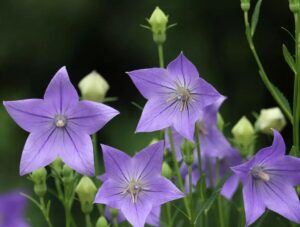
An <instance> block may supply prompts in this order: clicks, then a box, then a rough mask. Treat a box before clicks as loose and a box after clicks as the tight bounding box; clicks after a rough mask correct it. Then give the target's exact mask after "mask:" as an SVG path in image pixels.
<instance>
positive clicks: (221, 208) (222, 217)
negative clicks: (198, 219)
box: [216, 159, 225, 227]
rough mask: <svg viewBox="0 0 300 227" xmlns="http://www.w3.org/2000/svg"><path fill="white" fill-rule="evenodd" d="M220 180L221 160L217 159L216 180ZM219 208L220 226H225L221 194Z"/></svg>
mask: <svg viewBox="0 0 300 227" xmlns="http://www.w3.org/2000/svg"><path fill="white" fill-rule="evenodd" d="M219 181H220V160H219V159H217V163H216V182H219ZM218 210H219V220H220V227H225V216H224V209H223V203H222V197H221V195H218Z"/></svg>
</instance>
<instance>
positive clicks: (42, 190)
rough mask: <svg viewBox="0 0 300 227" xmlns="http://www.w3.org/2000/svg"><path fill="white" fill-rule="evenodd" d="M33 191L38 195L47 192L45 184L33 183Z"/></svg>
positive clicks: (41, 195) (40, 195) (43, 194)
mask: <svg viewBox="0 0 300 227" xmlns="http://www.w3.org/2000/svg"><path fill="white" fill-rule="evenodd" d="M33 190H34V193H35V194H36V195H37V196H38V197H44V196H45V194H46V192H47V185H46V183H45V184H35V185H34V186H33Z"/></svg>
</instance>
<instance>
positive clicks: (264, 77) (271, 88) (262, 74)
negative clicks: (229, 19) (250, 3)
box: [244, 11, 293, 123]
mask: <svg viewBox="0 0 300 227" xmlns="http://www.w3.org/2000/svg"><path fill="white" fill-rule="evenodd" d="M244 22H245V27H246V37H247V41H248V44H249V47H250V50H251V52H252V55H253V57H254V59H255V61H256V64H257V66H258V69H259V75H260V77H261V79H262V81H263V83H264V84H265V86H266V87H267V89H268V90H269V92H270V93H271V95H272V96H273V98H274V99H275V101H276V102H277V103H278V105H279V106H280V107H281V109H282V110H283V112H284V113H285V115H286V116H287V118H288V119H289V121H290V122H291V123H293V116H292V114H291V113H290V111H289V110H288V109H287V107H286V106H285V104H284V103H283V101H282V100H281V98H280V97H279V96H278V93H277V91H276V90H275V89H274V86H273V85H272V83H271V81H270V80H269V78H268V76H267V74H266V71H265V69H264V67H263V65H262V63H261V61H260V58H259V57H258V54H257V52H256V49H255V46H254V43H253V38H252V36H251V29H250V24H249V19H248V12H247V11H244Z"/></svg>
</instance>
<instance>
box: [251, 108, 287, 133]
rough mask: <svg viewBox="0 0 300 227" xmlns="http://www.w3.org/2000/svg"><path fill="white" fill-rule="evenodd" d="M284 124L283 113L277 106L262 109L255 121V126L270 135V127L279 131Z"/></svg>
mask: <svg viewBox="0 0 300 227" xmlns="http://www.w3.org/2000/svg"><path fill="white" fill-rule="evenodd" d="M285 125H286V120H285V118H284V115H283V113H282V112H281V110H280V109H279V108H278V107H274V108H269V109H262V110H261V111H260V115H259V117H258V119H257V121H256V122H255V128H256V130H257V131H260V132H262V133H265V134H269V135H272V134H273V132H272V130H271V129H272V128H273V129H276V130H277V131H278V132H280V131H281V130H282V129H283V128H284V127H285Z"/></svg>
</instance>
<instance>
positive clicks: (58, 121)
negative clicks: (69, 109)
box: [54, 114, 68, 128]
mask: <svg viewBox="0 0 300 227" xmlns="http://www.w3.org/2000/svg"><path fill="white" fill-rule="evenodd" d="M67 121H68V119H67V117H66V116H64V115H62V114H58V115H56V116H55V118H54V124H55V126H56V127H57V128H64V127H66V125H67Z"/></svg>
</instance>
